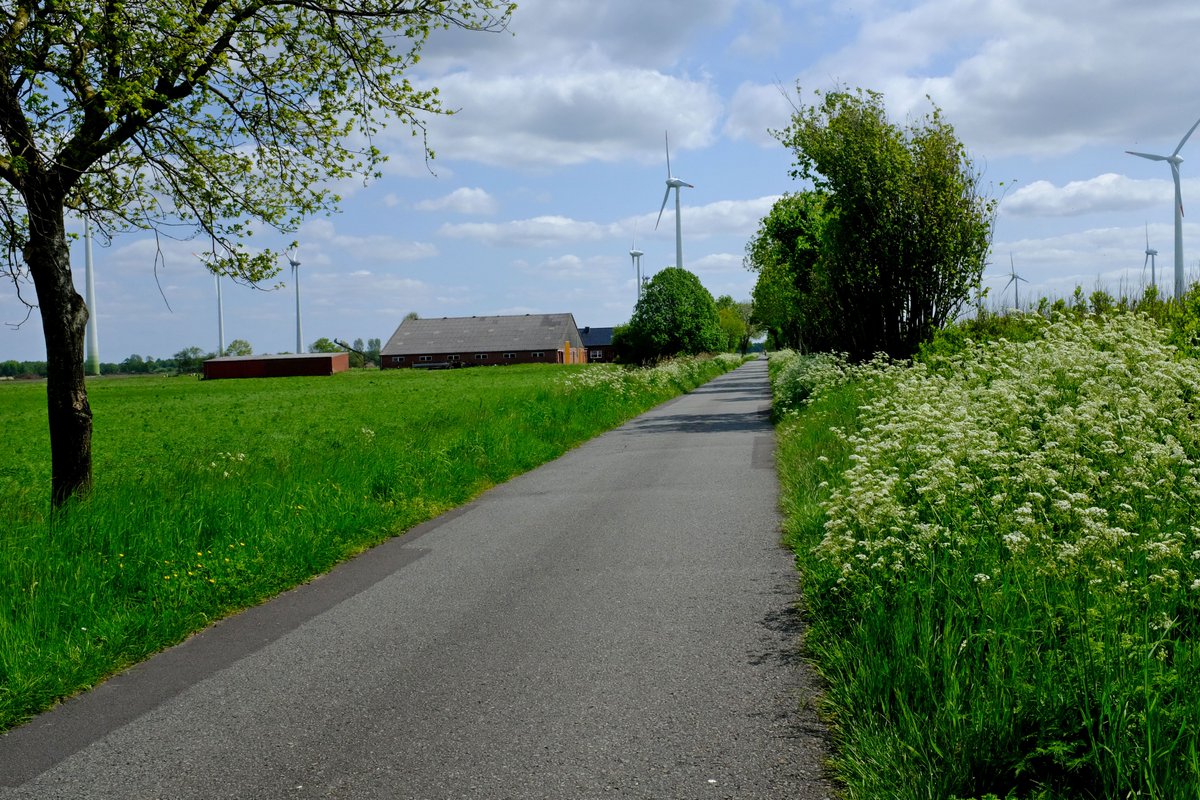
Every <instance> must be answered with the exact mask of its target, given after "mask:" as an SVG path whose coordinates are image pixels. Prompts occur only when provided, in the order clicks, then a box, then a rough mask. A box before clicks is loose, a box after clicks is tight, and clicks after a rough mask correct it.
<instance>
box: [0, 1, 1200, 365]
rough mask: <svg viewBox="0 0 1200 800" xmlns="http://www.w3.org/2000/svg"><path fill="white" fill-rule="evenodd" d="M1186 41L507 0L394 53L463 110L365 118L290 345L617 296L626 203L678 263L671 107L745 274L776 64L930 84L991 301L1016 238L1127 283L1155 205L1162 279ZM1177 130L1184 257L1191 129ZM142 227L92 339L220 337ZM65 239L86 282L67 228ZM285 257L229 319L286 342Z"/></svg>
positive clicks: (1191, 102) (777, 97)
mask: <svg viewBox="0 0 1200 800" xmlns="http://www.w3.org/2000/svg"><path fill="white" fill-rule="evenodd" d="M1197 40H1200V4H1197V3H1195V0H1149V1H1148V2H1141V3H1138V4H1134V3H1130V2H1128V0H1087V1H1086V2H1084V0H1054V2H1052V3H1049V2H1045V0H909V1H908V2H898V1H897V0H855V1H853V2H840V1H837V0H835V1H833V2H830V0H774V1H768V0H605V1H604V2H603V3H597V2H595V0H524V2H521V4H520V7H519V8H518V10H517V12H516V15H515V16H514V18H513V21H512V25H511V31H510V33H508V34H497V35H490V34H479V33H465V32H459V31H451V32H443V33H439V34H437V35H435V36H434V38H433V39H432V40H431V41H430V43H429V44H428V46H427V48H426V51H425V57H424V58H423V60H422V61H421V63H420V65H419V70H418V71H417V72H414V73H412V76H411V77H412V78H413V79H414V81H415V82H417V83H418V84H421V85H436V86H438V87H440V88H441V91H442V96H443V99H444V101H445V103H446V105H447V107H450V108H456V109H459V113H458V114H456V115H454V116H451V117H446V118H438V119H434V120H431V121H430V123H429V136H430V143H431V145H432V147H433V148H434V150H435V151H436V152H437V158H436V160H435V161H434V162H433V164H432V168H433V174H431V173H430V171H429V170H428V169H427V168H426V165H425V163H424V161H423V159H422V158H421V155H420V152H419V148H418V147H417V146H416V145H417V144H419V140H417V141H414V139H413V138H412V137H411V136H410V135H409V132H408V130H406V129H402V128H399V127H395V128H391V129H389V130H387V131H386V132H385V133H384V134H383V136H382V137H381V138H380V140H379V141H378V142H377V144H378V145H380V146H381V147H383V148H384V149H385V150H386V151H387V152H389V153H390V154H391V160H390V162H389V164H388V166H387V168H386V171H385V172H386V174H385V176H384V177H383V178H382V179H380V180H378V181H375V182H373V183H371V184H369V185H366V186H364V185H362V183H361V182H355V181H348V182H345V183H344V184H342V185H340V186H339V189H340V190H341V192H342V193H343V195H344V197H345V201H344V203H343V207H342V211H341V213H339V214H337V215H334V216H331V217H323V218H319V219H314V220H311V221H310V222H308V223H307V224H305V226H304V227H303V228H302V229H301V230H300V231H299V232H298V233H297V234H296V235H295V237H294V238H296V239H298V240H299V242H300V248H299V254H298V257H299V260H300V261H301V262H302V266H301V267H300V270H301V302H302V306H303V326H304V340H305V344H306V345H307V344H310V343H311V342H312V341H314V340H315V339H317V338H318V337H321V336H327V337H330V338H335V337H336V338H341V339H345V340H353V339H355V338H359V337H361V338H363V339H367V338H371V337H378V338H381V339H384V340H386V339H387V337H388V336H389V335H391V333H392V331H393V330H394V329H395V327H396V325H397V324H398V323H399V322H400V320H401V318H402V317H403V316H404V314H405V313H407V312H409V311H416V312H417V313H418V314H420V315H421V316H423V317H429V316H463V315H466V316H469V315H483V314H504V313H525V312H564V311H565V312H571V313H573V314H574V315H575V319H576V321H577V322H578V323H579V325H581V326H583V325H594V326H602V325H613V324H618V323H621V322H624V321H626V320H627V319H628V318H629V315H630V313H631V311H632V307H633V303H634V301H635V298H636V286H635V280H634V273H633V270H632V267H631V260H630V257H629V249H630V246H631V244H632V243H633V240H634V235H635V229H636V236H637V246H638V248H639V249H641V250H643V251H644V252H645V254H646V255H645V256H644V258H643V266H644V268H645V269H646V271H647V272H649V273H653V272H655V271H657V270H659V269H661V268H662V267H665V266H669V265H672V264H673V263H674V258H675V253H674V219H673V213H672V207H671V205H670V204H668V207H667V211H666V212H665V213H664V215H663V219H662V223H661V225H660V226H659V229H658V230H657V231H655V230H654V222H655V217H656V216H657V213H658V209H659V205H660V203H661V202H662V196H663V192H664V190H665V184H664V180H665V178H666V164H665V160H664V152H663V134H664V131H668V130H669V131H670V136H671V159H672V166H673V168H674V172H675V174H676V175H677V176H678V177H680V178H682V179H684V180H686V181H688V182H690V183H692V184H694V185H695V188H694V189H684V190H683V215H682V222H683V236H684V262H685V263H684V266H685V267H686V268H688V269H690V270H692V271H693V272H695V273H696V274H697V275H699V277H700V279H701V281H702V282H703V283H704V285H705V286H706V287H708V289H709V290H710V291H711V292H712V293H713V294H714V295H720V294H731V295H733V296H734V297H735V298H739V299H742V298H748V297H749V294H750V290H751V287H752V286H753V283H754V275H753V274H752V273H750V272H747V271H746V270H745V269H744V268H743V266H742V256H743V253H744V248H745V244H746V241H747V240H748V239H749V238H750V237H751V236H752V235H753V233H754V231H755V229H756V228H757V224H758V220H759V219H760V218H761V217H762V216H763V215H764V214H765V213H767V211H768V210H769V209H770V206H771V204H772V202H773V201H774V199H775V198H776V197H778V195H780V194H782V193H784V192H788V191H796V190H799V189H802V188H804V186H803V185H801V184H798V183H796V182H793V181H792V180H791V179H790V178H789V177H788V169H789V167H790V165H791V163H792V157H791V153H790V152H789V151H787V150H785V149H784V148H783V147H782V146H781V145H779V143H778V142H776V141H775V140H774V139H773V138H772V137H771V136H770V134H769V133H768V130H769V129H772V128H781V127H783V126H785V125H786V124H787V121H788V118H789V114H790V106H789V104H788V100H787V99H786V98H785V97H784V95H783V92H782V91H781V89H786V90H788V91H791V92H793V93H794V91H795V89H796V86H797V85H799V86H800V87H802V90H803V91H804V92H805V94H806V95H807V96H808V97H810V98H811V95H810V94H809V93H810V92H811V91H813V90H825V89H829V88H832V87H835V86H837V85H847V86H852V87H853V86H861V87H864V88H870V89H875V90H878V91H881V92H883V93H884V95H885V98H886V102H887V105H888V109H889V111H890V113H891V114H892V115H893V118H894V119H896V120H897V121H901V122H902V121H904V120H905V119H906V118H907V117H909V116H919V115H921V114H923V113H924V111H925V110H927V108H928V105H927V101H926V99H925V96H926V95H929V96H930V97H932V99H933V100H934V101H935V102H936V103H937V104H938V105H939V106H940V107H941V108H942V109H943V111H944V112H945V115H946V117H947V119H948V120H949V121H950V122H951V123H952V124H953V125H954V126H955V129H956V131H957V133H958V135H959V137H960V138H961V139H962V141H963V142H964V143H965V145H966V146H967V148H968V150H969V151H970V153H971V155H972V157H973V158H974V159H975V161H976V163H977V165H978V166H979V167H980V168H981V169H982V170H983V171H984V173H985V181H986V182H987V183H989V184H992V185H993V189H992V191H993V193H994V194H995V195H996V196H1000V195H1001V193H1003V200H1002V202H1001V204H1000V211H999V214H998V216H997V220H996V227H995V233H994V246H993V253H992V261H993V265H992V266H989V268H988V269H987V271H986V275H987V277H986V280H985V284H986V285H988V286H990V287H991V290H990V291H991V295H992V298H993V300H994V301H996V300H999V298H1000V297H1004V298H1009V297H1011V289H1009V290H1007V291H1005V290H1003V287H1004V284H1005V282H1006V281H1007V272H1008V270H1009V257H1010V254H1011V257H1012V259H1013V262H1014V263H1015V265H1016V269H1017V272H1018V273H1020V274H1021V275H1022V276H1024V277H1025V278H1026V279H1027V280H1028V281H1029V284H1022V286H1021V291H1022V294H1023V295H1025V293H1026V292H1032V293H1041V294H1048V295H1055V296H1057V295H1065V294H1069V293H1070V292H1071V291H1072V290H1073V289H1074V287H1075V286H1076V285H1077V284H1078V285H1082V286H1083V287H1084V289H1085V290H1087V291H1089V292H1090V291H1091V290H1092V289H1094V288H1096V286H1097V285H1104V286H1107V287H1108V288H1109V289H1110V290H1113V291H1116V290H1119V289H1120V288H1121V287H1122V286H1123V285H1124V286H1135V287H1136V286H1140V285H1142V284H1143V283H1144V282H1145V281H1148V280H1149V276H1148V275H1146V276H1145V277H1143V270H1142V266H1143V261H1144V254H1143V251H1144V249H1145V244H1146V242H1145V237H1146V225H1147V224H1148V225H1149V235H1150V242H1151V245H1152V246H1154V247H1156V248H1157V249H1158V251H1159V253H1160V255H1159V257H1158V259H1157V262H1158V267H1159V274H1160V285H1161V284H1162V283H1163V281H1162V276H1164V275H1165V276H1167V280H1166V285H1167V286H1168V287H1169V286H1170V278H1169V276H1170V270H1171V265H1172V263H1173V262H1172V259H1173V244H1172V241H1173V222H1172V220H1173V218H1172V186H1171V180H1170V173H1169V170H1168V168H1167V166H1166V165H1165V164H1156V163H1152V162H1149V161H1146V160H1143V159H1138V158H1134V157H1132V156H1129V155H1126V154H1125V152H1124V151H1125V150H1143V151H1149V152H1157V153H1170V152H1171V151H1172V150H1173V149H1174V148H1175V145H1176V144H1177V143H1178V141H1179V138H1180V137H1181V136H1182V135H1183V133H1184V132H1185V131H1187V129H1188V128H1189V127H1191V125H1192V123H1194V122H1195V121H1196V119H1197V117H1200V82H1198V81H1197V80H1196V69H1195V67H1196V57H1195V52H1196V42H1197ZM1192 153H1197V156H1196V158H1195V161H1194V163H1195V166H1194V167H1193V162H1192V161H1190V160H1189V161H1185V163H1184V164H1183V167H1182V172H1183V177H1184V181H1183V197H1184V207H1185V210H1190V209H1191V208H1192V207H1193V206H1194V207H1195V208H1196V212H1195V216H1194V217H1186V218H1185V227H1184V252H1185V263H1186V265H1187V268H1188V271H1189V273H1190V274H1192V275H1193V276H1195V274H1196V273H1198V272H1200V227H1198V226H1197V223H1196V222H1193V221H1191V220H1192V219H1200V135H1197V137H1196V139H1195V141H1190V142H1189V143H1188V145H1187V146H1186V147H1185V148H1184V150H1183V152H1182V156H1183V157H1184V158H1185V159H1190V157H1191V154H1192ZM1001 182H1003V183H1004V184H1006V186H1005V188H1004V189H1001V188H1000V187H999V184H1000V183H1001ZM76 228H77V229H80V228H79V226H78V225H77V226H76ZM258 238H260V239H261V240H262V241H264V243H266V242H277V243H279V244H282V243H284V242H286V241H290V240H291V238H292V237H274V236H273V235H272V234H270V233H268V232H263V233H261V234H260V235H259V237H258ZM157 246H158V245H156V244H155V242H154V240H153V238H152V237H149V236H147V235H139V234H125V235H121V236H119V237H118V238H117V239H115V240H114V241H113V242H111V243H110V244H108V245H107V246H104V247H101V246H96V247H95V248H94V260H95V269H96V297H97V301H96V305H97V309H98V312H99V341H100V355H101V360H103V361H120V360H121V359H123V358H124V357H126V356H127V355H129V354H130V353H138V354H142V355H152V356H155V357H166V356H170V355H172V354H173V353H175V352H177V351H179V350H181V349H183V348H185V347H188V346H192V345H195V346H198V347H201V348H203V349H204V350H206V351H207V350H215V349H216V348H217V311H216V294H215V290H214V283H213V278H212V277H211V276H210V275H208V274H207V273H205V272H204V271H203V269H202V267H201V265H200V263H199V261H198V260H197V259H196V258H195V257H193V256H192V255H191V254H192V252H193V251H199V250H202V249H204V245H203V243H202V242H196V241H192V242H187V241H183V242H176V241H170V240H163V241H162V242H161V250H162V256H163V259H164V261H163V263H162V264H161V265H160V266H159V268H158V271H157V278H156V275H155V268H154V261H155V258H154V256H155V250H156V247H157ZM73 258H74V264H75V265H76V273H77V275H76V284H77V286H79V287H80V290H81V292H82V286H83V255H82V247H81V246H76V247H75V248H74V250H73ZM281 266H283V267H284V269H283V270H282V271H281V272H280V274H279V275H278V276H277V278H276V279H275V280H276V281H277V282H278V283H279V284H281V285H280V286H279V287H278V288H276V283H275V282H271V283H269V284H264V285H263V286H261V287H259V288H252V287H246V286H239V285H235V284H233V283H230V282H226V283H225V284H224V290H223V297H224V312H225V314H224V316H225V340H226V342H227V343H228V342H229V341H231V340H233V339H235V338H240V339H246V340H248V341H249V342H250V343H251V345H252V346H253V348H254V351H255V352H260V353H272V352H283V351H288V350H292V349H294V346H295V316H294V315H295V311H294V308H295V306H294V302H295V301H294V295H293V294H292V285H291V275H290V271H289V270H288V269H286V264H285V263H281ZM23 293H24V294H25V295H26V296H27V297H30V298H31V297H32V287H28V286H27V287H23ZM164 296H165V301H164ZM168 303H169V308H168ZM24 317H25V309H24V307H23V306H22V305H21V304H20V302H19V301H18V300H17V295H16V291H15V290H14V289H13V288H12V287H11V286H10V287H9V288H7V289H5V290H3V293H0V321H3V322H5V323H7V324H6V325H4V326H3V327H0V359H7V358H16V359H40V358H43V357H44V353H45V350H44V346H43V344H42V338H41V326H40V323H39V321H38V319H37V314H36V311H35V312H34V314H33V316H32V317H31V318H30V319H29V321H27V322H25V323H24V324H23V325H21V326H19V327H14V324H15V323H19V322H20V321H21V320H22V319H24Z"/></svg>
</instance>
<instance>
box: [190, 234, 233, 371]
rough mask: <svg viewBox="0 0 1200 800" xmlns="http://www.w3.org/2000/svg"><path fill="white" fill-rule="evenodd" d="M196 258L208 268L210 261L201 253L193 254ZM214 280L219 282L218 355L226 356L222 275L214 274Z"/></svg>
mask: <svg viewBox="0 0 1200 800" xmlns="http://www.w3.org/2000/svg"><path fill="white" fill-rule="evenodd" d="M192 255H194V256H195V257H196V258H198V259H200V263H201V264H203V265H204V266H206V267H207V266H208V259H207V258H206V257H205V256H202V255H200V254H199V253H192ZM213 279H214V280H216V282H217V344H218V345H219V347H218V349H217V355H218V356H223V355H225V304H224V302H222V300H221V273H219V272H213Z"/></svg>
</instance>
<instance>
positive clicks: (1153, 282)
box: [1142, 222, 1158, 289]
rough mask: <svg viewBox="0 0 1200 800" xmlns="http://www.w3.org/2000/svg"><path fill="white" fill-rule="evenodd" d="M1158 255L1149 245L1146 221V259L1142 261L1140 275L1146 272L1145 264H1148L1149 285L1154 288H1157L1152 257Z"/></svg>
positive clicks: (1148, 224) (1148, 225) (1148, 227)
mask: <svg viewBox="0 0 1200 800" xmlns="http://www.w3.org/2000/svg"><path fill="white" fill-rule="evenodd" d="M1156 255H1158V251H1157V250H1155V249H1154V248H1153V247H1151V246H1150V223H1149V222H1147V223H1146V260H1145V261H1143V262H1142V275H1143V276H1144V275H1145V274H1146V264H1147V263H1149V264H1150V285H1151V286H1153V287H1154V288H1155V289H1157V288H1158V283H1157V279H1156V276H1155V274H1154V257H1155V256H1156Z"/></svg>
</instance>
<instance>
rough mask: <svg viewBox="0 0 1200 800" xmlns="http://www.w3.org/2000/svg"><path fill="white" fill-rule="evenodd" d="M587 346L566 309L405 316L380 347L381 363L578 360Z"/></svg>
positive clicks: (384, 365)
mask: <svg viewBox="0 0 1200 800" xmlns="http://www.w3.org/2000/svg"><path fill="white" fill-rule="evenodd" d="M586 362H587V350H586V349H585V348H584V346H583V340H582V338H581V337H580V335H579V328H578V327H576V325H575V317H573V316H572V315H570V314H523V315H520V316H496V317H435V318H430V319H406V320H404V321H403V322H401V323H400V327H398V328H396V332H395V333H393V334H392V338H390V339H388V341H387V344H386V345H384V346H383V349H382V350H381V351H380V360H379V366H380V367H381V368H382V369H397V368H400V367H418V368H426V369H447V368H453V367H471V366H485V365H486V366H494V365H497V364H583V363H586Z"/></svg>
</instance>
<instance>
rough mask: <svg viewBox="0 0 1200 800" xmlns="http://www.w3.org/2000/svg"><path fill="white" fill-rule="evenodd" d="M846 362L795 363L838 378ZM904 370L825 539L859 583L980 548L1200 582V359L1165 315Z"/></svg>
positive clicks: (1036, 560)
mask: <svg viewBox="0 0 1200 800" xmlns="http://www.w3.org/2000/svg"><path fill="white" fill-rule="evenodd" d="M809 361H810V363H811V362H813V361H815V360H814V359H809ZM844 369H845V368H844V366H842V365H840V364H839V363H838V361H837V360H836V359H825V360H824V361H818V362H817V363H816V364H815V365H813V366H809V367H807V368H803V367H795V368H794V370H793V368H792V366H791V365H790V364H789V366H788V368H787V370H786V371H785V372H783V373H781V375H783V376H789V377H788V379H790V380H792V381H793V382H795V383H802V382H807V383H808V384H810V385H812V386H816V387H820V386H821V385H824V384H825V383H827V382H828V381H830V380H834V379H835V378H836V377H837V375H839V374H844V373H843V370H844ZM793 371H794V372H795V374H796V375H798V376H799V377H790V376H791V375H792V374H793ZM889 372H890V377H889V380H888V390H887V391H885V392H878V393H876V395H875V396H876V399H875V400H874V401H873V402H872V403H871V404H869V405H867V406H865V407H864V408H863V409H862V410H861V412H860V421H861V423H862V424H861V427H860V429H859V430H858V432H857V433H855V434H853V435H851V436H849V437H848V442H849V444H850V445H851V446H852V448H853V455H852V456H851V461H852V463H851V465H850V467H849V469H848V470H847V472H846V474H845V478H846V482H845V484H844V485H843V486H841V487H839V488H836V489H835V490H834V492H833V494H832V497H831V498H830V499H829V501H828V502H827V504H826V508H825V511H826V520H827V521H826V523H825V534H824V538H823V540H822V541H821V543H820V545H819V548H818V551H817V552H818V555H820V556H821V557H822V558H823V559H827V560H828V561H829V562H831V564H832V565H834V566H835V568H836V569H837V570H838V571H839V573H840V575H841V581H842V582H859V581H861V582H863V584H864V585H865V586H879V585H881V584H883V585H886V584H887V583H889V582H891V581H895V580H904V579H905V578H904V575H905V574H906V573H910V572H911V571H912V570H914V569H924V568H926V567H928V566H930V565H931V564H932V563H933V562H934V561H942V562H943V563H945V561H946V559H951V560H957V559H959V557H960V556H963V554H964V553H969V554H970V556H971V558H973V559H975V560H973V561H970V562H969V565H968V564H967V563H964V567H968V568H970V569H971V573H972V574H974V573H978V574H976V576H975V581H976V583H979V584H982V583H984V582H991V583H995V581H994V579H995V578H996V577H997V575H999V574H1000V572H1001V565H1002V564H1012V563H1013V562H1014V560H1017V561H1019V562H1021V563H1022V564H1024V565H1025V567H1024V568H1028V569H1030V570H1032V571H1034V572H1037V573H1038V574H1040V575H1043V576H1044V577H1048V578H1052V579H1058V578H1070V579H1083V580H1086V581H1089V582H1091V583H1093V584H1096V583H1103V584H1105V585H1107V586H1110V587H1112V588H1113V590H1114V591H1116V592H1130V593H1131V594H1133V595H1137V596H1142V597H1143V600H1144V599H1145V594H1146V592H1148V591H1151V589H1150V588H1148V587H1155V586H1157V587H1158V590H1159V591H1165V592H1175V593H1177V592H1179V591H1181V590H1183V591H1186V590H1188V589H1191V588H1194V587H1195V586H1197V585H1198V584H1197V582H1196V579H1197V576H1198V575H1200V570H1198V569H1197V566H1198V565H1197V562H1196V560H1195V559H1193V557H1192V556H1193V555H1194V554H1195V553H1196V552H1197V550H1198V548H1200V414H1198V413H1197V409H1198V405H1197V403H1198V402H1200V364H1198V363H1197V362H1196V361H1194V360H1191V359H1186V358H1181V357H1178V356H1177V355H1176V354H1175V352H1174V351H1173V349H1172V348H1171V347H1170V346H1169V345H1168V344H1166V341H1165V335H1164V334H1163V332H1162V331H1161V330H1160V329H1159V328H1157V327H1156V326H1155V325H1154V324H1153V323H1151V322H1150V321H1148V320H1147V319H1145V318H1143V317H1140V316H1137V315H1133V314H1126V315H1117V316H1114V317H1111V318H1108V319H1104V320H1098V319H1095V318H1083V319H1060V320H1056V321H1054V322H1052V323H1048V324H1047V325H1046V328H1045V330H1044V336H1043V338H1042V339H1040V340H1037V341H1033V342H1028V343H1022V344H1016V343H1011V342H1007V341H999V342H995V343H991V344H986V345H981V346H977V347H973V348H970V349H969V350H968V351H967V352H966V353H964V354H963V355H961V356H959V357H957V358H954V359H952V360H949V361H947V362H945V363H941V364H938V365H936V366H934V367H926V366H924V365H920V364H918V365H914V366H906V367H898V366H897V367H892V368H890V369H889ZM981 553H982V554H987V555H986V556H985V557H984V558H985V559H990V560H991V561H992V562H993V563H979V560H978V559H979V557H980V554H981ZM993 564H994V568H993ZM989 576H990V577H989Z"/></svg>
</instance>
